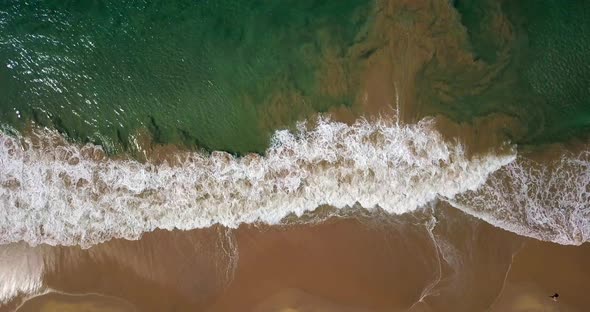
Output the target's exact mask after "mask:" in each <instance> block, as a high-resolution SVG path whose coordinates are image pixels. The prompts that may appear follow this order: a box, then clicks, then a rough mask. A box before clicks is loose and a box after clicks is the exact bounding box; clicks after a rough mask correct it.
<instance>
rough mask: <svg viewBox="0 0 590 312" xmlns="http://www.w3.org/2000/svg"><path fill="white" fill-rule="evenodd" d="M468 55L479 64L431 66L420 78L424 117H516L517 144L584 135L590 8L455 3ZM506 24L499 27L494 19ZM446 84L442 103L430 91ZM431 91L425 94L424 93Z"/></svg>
mask: <svg viewBox="0 0 590 312" xmlns="http://www.w3.org/2000/svg"><path fill="white" fill-rule="evenodd" d="M453 4H454V6H455V8H456V9H457V11H458V13H459V14H460V16H461V23H462V24H463V27H465V29H466V30H467V33H468V38H469V42H468V49H470V50H471V51H472V53H473V55H474V57H475V59H476V60H477V61H478V63H479V65H481V64H482V63H483V64H485V66H483V69H482V67H476V66H471V67H470V66H465V68H460V66H461V64H456V66H455V67H451V68H449V67H443V66H442V65H439V64H436V63H435V64H429V65H428V66H427V68H426V70H425V72H426V73H427V74H426V75H424V76H423V77H421V79H422V80H421V86H422V88H421V92H423V93H424V94H428V96H425V97H424V98H425V101H429V107H430V112H429V113H430V114H437V113H443V114H446V115H449V116H450V117H452V118H454V119H457V120H461V121H469V120H471V119H473V118H474V117H478V116H485V115H487V114H490V113H496V112H499V113H505V114H508V115H511V116H513V117H516V118H518V120H519V122H520V123H521V124H522V125H523V126H524V129H525V130H526V133H525V134H524V136H519V137H518V138H515V139H516V140H517V142H518V143H521V144H534V145H536V144H542V143H549V142H556V141H562V140H567V139H569V138H571V137H573V136H585V135H587V134H588V133H589V130H590V2H588V1H558V0H525V1H509V0H506V1H488V0H483V1H482V0H456V1H454V3H453ZM500 19H504V20H505V21H506V23H505V24H503V25H501V24H500V23H498V20H500ZM436 80H438V81H439V82H440V81H443V82H444V83H446V84H447V85H448V86H449V87H450V88H449V89H450V92H449V93H447V94H445V95H446V98H445V99H443V98H442V97H440V96H438V94H434V93H435V92H433V91H431V90H429V86H430V84H431V82H432V81H436ZM430 89H431V88H430Z"/></svg>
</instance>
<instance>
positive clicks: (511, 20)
mask: <svg viewBox="0 0 590 312" xmlns="http://www.w3.org/2000/svg"><path fill="white" fill-rule="evenodd" d="M392 1H395V0H392ZM372 5H373V2H372V1H370V0H346V1H336V0H329V1H320V0H318V1H315V0H282V1H262V0H258V1H254V0H250V1H238V0H219V1H196V0H179V1H57V0H53V1H1V2H0V64H1V65H2V66H0V92H1V96H0V123H1V124H3V125H10V126H12V127H15V128H16V129H21V128H22V127H23V125H25V124H26V122H27V121H30V120H33V121H35V122H36V123H37V124H41V125H45V126H49V127H54V128H57V129H58V130H59V131H61V132H62V133H64V134H66V135H67V136H68V137H70V138H72V139H74V140H78V141H82V142H88V141H89V142H94V143H98V144H102V145H105V146H106V147H107V150H108V151H110V152H117V151H121V150H129V149H131V150H133V146H132V145H131V144H130V137H131V136H132V135H134V134H135V133H137V131H138V129H144V130H148V131H149V132H150V134H151V135H152V136H153V137H154V139H155V141H157V142H165V143H175V144H183V145H186V146H200V147H202V148H206V149H210V150H213V149H215V150H217V149H220V150H227V151H231V152H236V153H244V152H248V151H257V152H261V151H263V150H264V149H265V148H266V146H267V144H268V138H269V134H270V133H271V132H272V130H273V129H274V128H276V127H278V126H281V127H283V126H287V125H289V124H292V123H293V122H294V121H296V120H301V119H304V118H306V117H308V116H309V115H310V114H312V113H314V112H325V111H328V110H329V109H330V108H332V107H339V106H344V107H350V106H351V105H353V102H354V99H355V97H356V95H357V91H358V90H357V89H358V88H357V85H358V83H356V82H354V80H355V79H360V78H359V77H358V76H359V71H358V68H356V67H355V66H357V65H355V64H357V63H356V62H355V61H354V60H348V59H347V57H348V54H347V51H348V50H349V49H350V48H351V47H352V46H353V45H354V44H355V43H356V42H358V41H359V40H361V39H362V38H364V37H365V35H366V33H367V32H368V31H372V32H379V31H380V30H379V29H375V28H372V27H371V25H372V24H371V21H372V19H371V18H370V13H369V12H371V7H372ZM453 5H454V7H455V8H456V10H457V12H458V14H459V15H460V17H461V18H460V24H457V25H456V27H457V29H459V28H462V27H464V28H465V29H466V31H467V33H468V42H467V43H466V46H465V48H466V49H468V50H470V51H471V52H472V54H473V56H474V58H476V59H477V60H478V64H484V66H479V67H478V66H472V65H466V64H463V63H458V62H457V63H454V64H452V66H449V65H448V64H446V65H445V66H443V65H441V64H437V63H436V62H430V63H428V64H427V65H425V67H424V68H423V69H422V71H421V74H420V75H419V76H418V77H417V78H416V79H418V81H417V85H418V91H417V94H416V96H417V97H418V98H419V100H420V101H422V102H425V105H424V106H423V107H425V108H424V110H425V111H424V112H421V113H422V114H424V115H432V114H445V115H448V116H450V117H452V118H453V119H456V120H460V121H470V120H472V119H473V118H476V117H481V116H486V115H488V114H490V113H494V112H500V113H504V114H508V115H511V116H514V117H516V118H517V119H518V120H519V121H520V122H521V123H522V124H523V126H524V128H525V129H526V133H525V135H524V136H519V137H518V138H515V139H516V140H517V143H525V144H527V143H528V144H539V143H546V142H554V141H561V140H566V139H569V138H571V137H572V136H579V135H584V134H586V133H587V132H588V130H589V127H590V100H589V99H590V2H587V1H557V0H538V1H537V0H525V1H489V0H477V1H468V0H456V1H454V2H453ZM433 14H434V13H433ZM498 17H501V18H504V19H505V20H506V21H507V23H508V24H507V25H508V26H507V27H508V28H509V29H510V30H509V31H508V32H506V31H503V30H502V29H504V30H505V28H506V27H504V28H502V27H500V26H498V24H497V20H498ZM418 40H419V38H418ZM439 49H445V47H439ZM328 61H331V62H336V63H337V64H340V65H342V68H343V71H344V76H345V79H348V80H350V81H348V82H346V83H344V84H345V85H346V86H345V88H343V90H341V91H339V92H338V93H337V94H334V93H333V92H332V93H329V92H328V93H326V92H325V90H324V89H322V87H321V84H322V83H323V84H325V83H326V80H325V79H324V80H322V79H320V78H321V77H322V75H323V74H324V69H323V67H322V66H323V65H325V64H326V63H328ZM358 66H361V65H358ZM328 80H329V79H328ZM336 83H337V84H342V82H336ZM347 83H348V84H347ZM441 83H444V84H446V87H447V89H445V90H446V91H445V94H444V96H441V94H440V93H437V92H438V91H437V90H436V88H433V86H434V85H440V84H441Z"/></svg>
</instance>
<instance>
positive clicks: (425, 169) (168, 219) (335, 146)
mask: <svg viewBox="0 0 590 312" xmlns="http://www.w3.org/2000/svg"><path fill="white" fill-rule="evenodd" d="M43 135H44V136H46V137H47V136H51V135H55V134H54V133H50V132H47V133H45V134H43ZM26 141H27V139H26V138H21V139H19V140H17V139H15V138H13V137H9V136H7V135H1V136H0V168H1V170H0V203H2V210H0V233H1V235H0V243H9V242H15V241H20V240H24V241H26V242H28V243H30V244H33V245H35V244H39V243H47V244H62V245H73V244H79V245H82V246H84V247H89V246H91V245H92V244H96V243H98V242H102V241H105V240H108V239H110V238H113V237H123V238H128V239H137V238H138V237H139V236H140V235H141V234H142V233H143V232H146V231H151V230H153V229H155V228H164V229H173V228H177V229H194V228H203V227H209V226H211V225H213V224H215V223H219V224H222V225H225V226H228V227H237V226H238V225H239V224H240V223H244V222H245V223H252V222H257V221H258V222H266V223H271V224H274V223H278V222H280V221H281V219H282V218H284V217H285V216H286V215H288V214H291V213H293V214H296V215H301V214H303V213H304V212H306V211H309V210H313V209H315V208H316V207H318V206H321V205H331V206H334V207H337V208H342V207H347V206H352V205H354V204H355V203H358V204H360V205H361V206H363V207H366V208H371V207H375V206H377V205H379V206H380V207H381V208H383V209H384V210H385V211H387V212H389V213H396V214H400V213H405V212H408V211H412V210H415V209H416V208H418V207H420V206H423V205H425V204H427V203H428V202H430V201H432V200H434V199H435V198H437V197H438V196H442V197H446V198H452V197H453V196H455V195H456V194H458V193H462V192H465V191H468V190H475V189H476V188H477V187H479V186H480V185H482V184H483V183H484V182H485V181H486V179H487V177H488V175H489V174H490V173H492V172H494V171H496V170H498V169H499V168H500V167H502V166H504V165H506V164H508V163H510V162H511V161H513V160H514V158H515V155H487V156H485V157H481V158H473V159H468V158H467V157H466V156H465V153H464V149H463V147H462V146H461V145H460V144H457V143H449V142H445V141H444V140H443V139H442V137H441V135H440V134H439V133H438V132H437V131H436V130H434V128H433V123H432V122H431V121H428V120H424V121H421V122H419V123H418V124H414V125H397V124H396V123H390V122H386V121H375V122H367V121H364V120H362V121H358V122H356V123H355V124H354V125H346V124H343V123H338V122H331V121H329V120H325V119H321V120H319V121H318V123H317V125H316V126H315V127H313V129H307V128H306V126H305V124H303V123H302V124H300V125H299V126H298V131H297V133H291V132H289V131H286V130H284V131H278V132H276V133H275V135H274V137H273V139H272V143H271V147H270V148H269V149H268V150H267V152H266V153H265V156H264V157H260V156H246V157H242V158H235V157H233V156H231V155H229V154H227V153H221V152H215V153H213V154H212V155H203V154H199V153H192V154H189V155H187V157H186V160H185V161H184V162H183V163H182V164H181V165H177V166H169V165H167V164H163V165H153V164H142V163H139V162H136V161H133V160H112V159H111V160H103V161H97V160H94V159H91V158H89V157H86V156H84V153H82V152H81V150H83V149H92V148H98V147H93V146H86V147H80V146H77V145H73V144H66V145H61V146H55V145H46V146H45V147H41V148H26V146H27V145H29V144H30V143H27V142H26Z"/></svg>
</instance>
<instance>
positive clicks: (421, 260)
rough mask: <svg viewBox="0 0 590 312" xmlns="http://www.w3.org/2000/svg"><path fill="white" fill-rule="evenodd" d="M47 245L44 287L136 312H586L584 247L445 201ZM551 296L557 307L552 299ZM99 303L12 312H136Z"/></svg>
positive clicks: (54, 301)
mask: <svg viewBox="0 0 590 312" xmlns="http://www.w3.org/2000/svg"><path fill="white" fill-rule="evenodd" d="M433 217H434V218H436V219H437V220H438V222H437V223H436V225H434V223H433V222H432V221H433V220H434V219H433ZM432 226H434V228H433V230H432V233H431V232H430V231H429V230H428V229H429V228H432ZM431 235H432V236H431ZM432 238H434V240H433V239H432ZM52 249H53V251H54V252H56V253H57V266H56V267H55V268H54V269H53V271H52V272H47V273H46V276H45V278H44V281H45V283H46V285H47V286H48V287H51V288H52V289H56V290H60V291H65V292H68V293H81V294H83V293H90V292H91V293H98V294H104V295H108V296H113V297H116V298H120V299H122V300H124V302H129V303H130V304H132V305H134V306H135V308H136V309H137V310H139V311H485V310H490V311H538V310H546V311H585V310H586V306H588V305H589V304H590V298H589V297H587V296H586V294H587V293H588V291H589V290H590V286H588V283H587V281H588V279H589V278H590V268H588V267H587V264H588V263H590V262H589V261H590V245H583V246H560V245H555V244H552V243H545V242H538V241H534V240H531V239H526V238H522V237H519V236H517V235H515V234H512V233H508V232H505V231H503V230H500V229H497V228H494V227H492V226H490V225H488V224H486V223H484V222H482V221H479V220H477V219H474V218H472V217H470V216H467V215H464V214H463V213H461V212H459V211H457V210H455V209H453V208H448V207H445V206H444V205H440V207H438V208H436V212H435V213H434V216H432V215H431V214H430V213H427V212H425V213H415V214H413V215H404V216H396V217H391V216H386V215H384V214H380V213H376V214H373V215H371V216H368V217H367V216H360V215H359V216H357V217H354V218H331V219H329V220H327V221H325V222H322V223H320V224H317V225H283V226H253V225H248V226H243V227H241V228H240V229H238V230H233V231H229V230H225V229H221V228H215V229H206V230H193V231H187V232H182V231H172V232H168V231H156V232H154V233H147V234H145V235H144V237H143V238H142V239H141V240H139V241H124V240H113V241H111V242H108V243H105V244H101V245H98V246H95V247H92V248H90V249H89V250H80V249H79V248H62V247H60V248H58V247H53V248H52ZM234 260H237V261H234ZM554 292H558V293H559V294H560V297H559V301H558V302H554V301H552V300H551V299H550V298H549V297H548V296H549V295H551V294H553V293H554ZM101 298H102V297H96V296H95V297H92V298H88V297H64V296H63V295H59V296H58V295H55V294H50V295H44V296H39V297H36V298H35V299H33V300H31V301H29V302H26V303H25V304H24V305H23V307H22V308H21V309H20V310H19V311H34V310H38V311H63V310H64V308H63V307H70V308H72V307H79V308H78V310H79V311H84V309H82V308H81V307H83V306H84V307H92V308H93V309H94V310H90V309H87V310H86V311H131V309H130V308H129V306H128V305H125V304H123V302H116V303H118V304H119V305H118V306H117V305H115V302H114V301H113V299H112V298H110V297H104V298H102V299H101ZM98 302H101V304H102V306H101V305H98ZM100 307H103V309H102V310H100V309H99V308H100ZM117 309H119V310H117ZM125 309H127V310H125ZM557 309H558V310H557Z"/></svg>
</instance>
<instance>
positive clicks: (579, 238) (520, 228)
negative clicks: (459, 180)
mask: <svg viewBox="0 0 590 312" xmlns="http://www.w3.org/2000/svg"><path fill="white" fill-rule="evenodd" d="M450 202H451V204H452V205H454V206H455V207H457V208H459V209H461V210H463V211H464V212H466V213H469V214H471V215H474V216H476V217H478V218H480V219H483V220H484V221H487V222H488V223H491V224H493V225H495V226H497V227H500V228H503V229H505V230H508V231H511V232H515V233H517V234H520V235H524V236H529V237H533V238H536V239H540V240H545V241H552V242H555V243H559V244H564V245H580V244H582V243H584V242H586V241H588V240H590V151H582V152H579V153H577V154H574V153H570V152H565V153H563V154H562V155H561V157H560V158H559V159H558V160H555V161H552V162H548V163H539V162H536V161H533V160H531V159H528V158H525V157H522V156H519V157H518V159H517V160H516V161H515V162H512V163H510V164H508V165H507V166H505V167H503V168H502V169H500V170H499V171H497V172H495V173H494V174H493V175H491V176H490V178H489V179H488V181H487V183H486V184H484V185H483V186H482V187H480V188H479V189H478V190H476V191H468V192H465V193H463V194H459V195H458V196H456V197H455V198H454V199H451V200H450Z"/></svg>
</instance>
